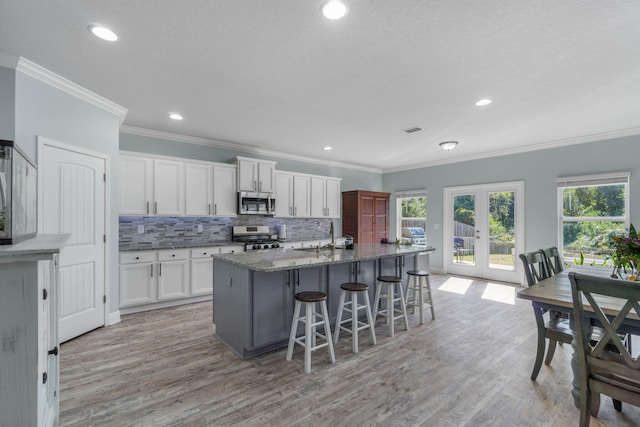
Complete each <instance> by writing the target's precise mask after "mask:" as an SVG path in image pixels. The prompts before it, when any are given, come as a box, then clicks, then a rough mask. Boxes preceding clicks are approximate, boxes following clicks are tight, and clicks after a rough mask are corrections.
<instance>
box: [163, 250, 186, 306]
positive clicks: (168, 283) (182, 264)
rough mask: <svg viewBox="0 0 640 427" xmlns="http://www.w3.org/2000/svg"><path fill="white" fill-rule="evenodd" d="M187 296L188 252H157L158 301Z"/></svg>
mask: <svg viewBox="0 0 640 427" xmlns="http://www.w3.org/2000/svg"><path fill="white" fill-rule="evenodd" d="M188 296H189V251H188V250H187V249H183V250H175V251H174V250H169V251H158V300H159V301H162V300H167V299H175V298H186V297H188Z"/></svg>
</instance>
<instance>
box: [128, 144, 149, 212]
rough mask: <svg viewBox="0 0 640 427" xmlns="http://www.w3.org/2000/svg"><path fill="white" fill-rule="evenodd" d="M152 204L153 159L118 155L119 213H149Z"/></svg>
mask: <svg viewBox="0 0 640 427" xmlns="http://www.w3.org/2000/svg"><path fill="white" fill-rule="evenodd" d="M152 204H153V159H149V158H145V157H134V156H122V155H121V156H120V214H123V215H150V214H152V213H153V211H152Z"/></svg>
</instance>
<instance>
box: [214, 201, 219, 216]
mask: <svg viewBox="0 0 640 427" xmlns="http://www.w3.org/2000/svg"><path fill="white" fill-rule="evenodd" d="M213 214H214V215H218V205H217V204H216V203H214V204H213Z"/></svg>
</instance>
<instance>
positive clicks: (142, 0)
mask: <svg viewBox="0 0 640 427" xmlns="http://www.w3.org/2000/svg"><path fill="white" fill-rule="evenodd" d="M322 2H323V0H269V1H263V0H215V1H214V0H190V1H188V2H179V1H178V2H177V1H175V0H171V1H168V0H135V1H131V0H110V1H102V2H98V1H86V0H56V1H47V0H40V1H34V0H20V1H15V0H0V52H4V53H7V54H11V55H17V56H22V57H24V58H26V59H28V60H30V61H33V62H35V63H36V64H38V65H40V66H42V67H44V68H47V69H49V70H50V71H52V72H54V73H56V74H58V75H60V76H62V77H64V78H66V79H69V80H71V81H73V82H75V83H77V84H79V85H81V86H83V87H85V88H87V89H89V90H91V91H93V92H95V93H97V94H98V95H101V96H103V97H105V98H107V99H109V100H111V101H113V102H115V103H117V104H119V105H121V106H123V107H125V108H126V109H128V111H129V112H128V114H127V116H126V118H125V121H124V124H125V125H128V126H134V127H138V128H144V129H151V130H156V131H163V132H171V133H176V134H180V135H186V136H193V137H200V138H206V139H211V140H216V141H223V142H230V143H234V144H239V145H245V146H249V147H255V148H258V149H261V150H265V151H267V152H268V151H273V152H282V153H288V154H290V155H294V156H303V157H308V158H313V159H317V160H319V161H323V162H337V163H348V164H353V165H360V166H365V167H371V168H377V169H382V170H396V169H401V168H406V167H411V166H417V165H428V164H438V163H442V162H449V161H452V160H456V159H458V160H462V159H466V158H474V157H483V156H487V155H492V154H496V153H502V152H513V151H518V150H523V149H526V147H529V148H531V147H538V148H540V147H546V146H552V145H561V144H567V143H576V142H583V141H587V140H594V139H601V138H603V137H608V136H616V135H624V134H640V7H639V6H638V1H637V0H629V1H625V0H616V1H615V2H609V1H602V0H593V1H587V0H563V1H556V0H553V1H541V0H536V1H504V0H486V1H482V2H479V1H471V0H469V1H456V2H452V1H445V0H442V1H420V0H402V1H388V2H386V3H383V2H382V1H381V0H368V1H365V0H349V1H347V0H345V2H346V3H347V4H348V6H349V9H350V10H349V14H348V15H347V17H346V18H344V19H343V20H340V21H329V20H327V19H325V18H324V17H322V15H321V14H320V6H321V4H322ZM91 23H102V24H104V25H107V26H109V27H110V28H112V29H113V30H114V31H115V32H116V33H117V34H118V36H119V37H120V39H119V41H118V42H116V43H108V42H105V41H102V40H99V39H97V38H95V37H94V36H92V35H91V34H90V33H89V32H88V31H87V26H88V25H89V24H91ZM483 97H490V98H492V99H493V101H494V102H493V104H491V105H489V106H487V107H482V108H480V107H476V106H475V105H474V103H475V101H477V100H478V99H480V98H483ZM170 111H177V112H180V113H181V114H182V115H184V117H185V119H184V120H183V121H182V122H173V121H171V120H169V119H168V118H167V114H168V112H170ZM414 126H420V127H421V128H422V129H423V131H421V132H416V133H412V134H406V133H404V132H403V131H402V130H403V129H406V128H410V127H414ZM451 139H454V140H459V141H460V144H459V145H458V147H457V148H456V149H455V150H453V151H451V152H445V151H443V150H441V149H440V148H439V147H438V142H441V141H444V140H451ZM325 145H330V146H332V147H333V148H334V149H333V150H332V151H330V152H326V151H323V149H322V148H323V147H324V146H325Z"/></svg>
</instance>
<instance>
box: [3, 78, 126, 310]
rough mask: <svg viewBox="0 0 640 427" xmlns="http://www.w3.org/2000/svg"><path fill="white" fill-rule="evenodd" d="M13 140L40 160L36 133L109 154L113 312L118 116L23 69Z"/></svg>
mask: <svg viewBox="0 0 640 427" xmlns="http://www.w3.org/2000/svg"><path fill="white" fill-rule="evenodd" d="M15 75H16V78H15V82H16V83H15V87H16V97H15V141H16V144H17V145H19V146H20V147H21V148H22V149H23V150H24V151H25V152H26V154H27V155H28V156H29V157H31V158H32V159H33V160H35V161H37V156H36V154H37V145H36V135H40V136H43V137H46V138H50V139H53V140H55V141H58V142H61V143H64V144H69V145H74V146H77V147H81V148H85V149H89V150H92V151H95V152H98V153H102V154H106V155H108V156H109V157H110V159H111V170H110V171H107V176H108V177H109V178H108V181H109V185H110V186H111V192H110V196H111V205H110V211H109V212H107V215H108V221H109V227H110V233H109V235H108V236H107V238H108V239H109V240H110V242H111V243H110V245H111V246H110V251H109V255H110V265H108V266H107V267H106V268H108V269H109V274H110V277H109V281H110V299H111V301H110V303H111V304H109V307H110V308H109V311H110V312H116V311H117V310H118V308H119V307H118V301H119V285H118V200H119V199H118V191H119V190H118V182H119V180H118V162H117V159H118V132H119V128H120V123H119V119H118V118H117V117H116V116H115V115H113V114H111V113H109V112H107V111H105V110H103V109H101V108H98V107H96V106H94V105H92V104H89V103H87V102H85V101H83V100H81V99H80V98H78V97H76V96H73V95H71V94H69V93H66V92H63V91H61V90H59V89H57V88H54V87H52V86H50V85H48V84H45V83H43V82H41V81H39V80H37V79H34V78H32V77H30V76H27V75H25V74H23V73H21V72H17V73H15Z"/></svg>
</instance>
